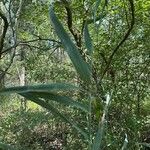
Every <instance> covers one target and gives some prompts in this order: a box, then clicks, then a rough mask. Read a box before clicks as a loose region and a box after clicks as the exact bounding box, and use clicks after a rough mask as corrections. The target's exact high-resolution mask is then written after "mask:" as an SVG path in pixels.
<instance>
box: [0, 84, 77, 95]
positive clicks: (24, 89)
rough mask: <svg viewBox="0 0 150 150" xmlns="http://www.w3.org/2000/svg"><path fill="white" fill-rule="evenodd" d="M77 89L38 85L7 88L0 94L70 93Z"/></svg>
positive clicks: (54, 85)
mask: <svg viewBox="0 0 150 150" xmlns="http://www.w3.org/2000/svg"><path fill="white" fill-rule="evenodd" d="M76 89H79V88H78V87H76V86H74V85H70V84H65V83H52V84H40V85H31V86H30V85H29V86H16V87H8V88H4V89H2V90H0V94H11V93H21V92H44V91H47V92H48V91H51V92H52V91H54V92H55V91H68V90H69V91H70V90H76Z"/></svg>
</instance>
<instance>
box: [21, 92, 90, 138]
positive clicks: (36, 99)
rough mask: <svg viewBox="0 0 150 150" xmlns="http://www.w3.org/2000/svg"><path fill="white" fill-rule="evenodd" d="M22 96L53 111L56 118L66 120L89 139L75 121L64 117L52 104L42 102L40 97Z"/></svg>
mask: <svg viewBox="0 0 150 150" xmlns="http://www.w3.org/2000/svg"><path fill="white" fill-rule="evenodd" d="M20 95H21V96H23V97H25V98H26V99H29V100H31V101H32V102H34V103H36V104H38V105H40V106H42V107H43V108H46V109H47V110H49V111H51V112H52V113H53V114H54V115H55V116H58V117H59V118H61V119H62V120H64V121H65V122H66V123H69V124H70V125H71V126H72V127H73V128H75V129H76V130H77V131H79V132H80V133H81V134H82V135H83V136H84V137H85V138H86V139H88V135H87V133H86V132H85V131H83V130H82V129H81V128H80V127H79V126H78V125H76V124H75V123H74V122H73V121H71V120H69V119H68V117H66V116H64V115H63V114H62V113H60V112H59V111H58V110H57V109H56V108H54V107H53V106H52V105H51V104H49V103H46V102H44V101H42V100H40V99H39V98H38V97H36V96H33V95H32V94H30V93H20Z"/></svg>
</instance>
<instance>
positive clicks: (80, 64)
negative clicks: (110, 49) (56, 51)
mask: <svg viewBox="0 0 150 150" xmlns="http://www.w3.org/2000/svg"><path fill="white" fill-rule="evenodd" d="M49 14H50V20H51V23H52V26H53V27H54V29H55V32H56V34H57V36H58V37H59V38H60V40H61V42H62V45H63V46H64V48H65V50H66V51H67V53H68V55H69V57H70V59H71V61H72V63H73V65H74V67H75V69H76V71H77V72H78V74H79V75H80V78H81V79H82V80H84V81H86V82H89V81H90V78H91V70H90V66H89V65H88V64H87V63H86V62H85V61H84V60H83V58H82V56H81V54H80V53H79V50H78V49H77V47H76V46H75V44H74V43H73V41H72V40H71V39H70V37H69V35H68V34H67V32H66V31H65V29H64V27H63V26H62V24H61V23H60V21H59V20H58V18H57V17H56V15H55V13H54V10H53V6H52V5H51V6H50V9H49Z"/></svg>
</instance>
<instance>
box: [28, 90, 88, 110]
mask: <svg viewBox="0 0 150 150" xmlns="http://www.w3.org/2000/svg"><path fill="white" fill-rule="evenodd" d="M28 93H29V94H32V95H33V96H36V97H38V98H43V99H45V100H46V101H47V100H48V101H50V100H52V101H55V102H58V103H60V104H63V105H66V106H71V107H76V108H79V109H81V110H83V111H85V112H88V106H86V105H84V104H82V103H80V102H77V101H75V100H73V99H72V98H70V97H67V96H61V95H58V94H55V93H50V92H28ZM26 94H27V93H26Z"/></svg>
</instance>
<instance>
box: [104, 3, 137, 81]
mask: <svg viewBox="0 0 150 150" xmlns="http://www.w3.org/2000/svg"><path fill="white" fill-rule="evenodd" d="M129 3H130V9H131V24H130V27H129V29H128V31H127V32H126V34H125V36H124V37H123V39H122V40H121V41H120V43H119V44H118V45H117V46H116V48H115V49H114V50H113V52H112V54H111V55H110V57H109V59H108V63H107V65H106V68H105V70H104V72H103V74H102V77H101V80H102V79H103V77H104V75H105V74H106V72H107V70H108V68H109V66H110V64H111V62H112V60H113V57H114V55H115V54H116V52H117V51H118V49H119V48H120V47H121V46H122V44H123V43H124V42H125V41H126V40H127V38H128V37H129V35H130V33H131V31H132V29H133V26H134V23H135V18H134V3H133V0H129Z"/></svg>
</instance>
